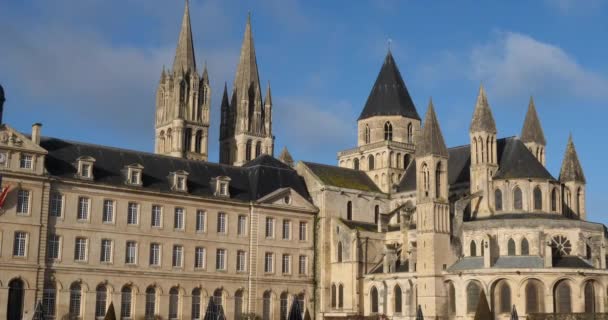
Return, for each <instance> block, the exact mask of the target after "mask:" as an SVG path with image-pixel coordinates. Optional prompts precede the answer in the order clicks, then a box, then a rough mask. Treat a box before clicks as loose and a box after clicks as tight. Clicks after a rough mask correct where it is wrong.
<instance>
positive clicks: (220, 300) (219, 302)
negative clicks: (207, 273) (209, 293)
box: [213, 289, 224, 306]
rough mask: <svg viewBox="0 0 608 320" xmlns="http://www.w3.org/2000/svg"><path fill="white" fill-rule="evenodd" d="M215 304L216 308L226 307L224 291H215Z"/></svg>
mask: <svg viewBox="0 0 608 320" xmlns="http://www.w3.org/2000/svg"><path fill="white" fill-rule="evenodd" d="M213 303H214V304H215V305H216V306H223V305H224V291H223V290H222V289H215V291H213Z"/></svg>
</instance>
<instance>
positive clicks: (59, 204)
mask: <svg viewBox="0 0 608 320" xmlns="http://www.w3.org/2000/svg"><path fill="white" fill-rule="evenodd" d="M62 211H63V196H62V195H61V194H60V193H56V192H53V193H52V194H51V210H50V212H49V214H50V216H51V217H61V212H62Z"/></svg>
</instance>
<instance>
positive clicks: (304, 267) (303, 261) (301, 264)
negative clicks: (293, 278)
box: [298, 255, 308, 275]
mask: <svg viewBox="0 0 608 320" xmlns="http://www.w3.org/2000/svg"><path fill="white" fill-rule="evenodd" d="M298 273H299V274H302V275H306V274H308V257H307V256H305V255H300V258H299V259H298Z"/></svg>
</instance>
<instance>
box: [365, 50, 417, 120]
mask: <svg viewBox="0 0 608 320" xmlns="http://www.w3.org/2000/svg"><path fill="white" fill-rule="evenodd" d="M387 115H397V116H404V117H408V118H412V119H417V120H420V116H419V115H418V111H416V106H415V105H414V102H413V101H412V98H411V97H410V93H409V92H408V91H407V87H406V86H405V82H403V78H401V73H400V72H399V69H398V68H397V64H396V63H395V59H394V58H393V55H392V54H391V52H390V50H389V52H388V53H387V54H386V58H384V64H382V68H381V69H380V73H379V74H378V78H376V82H375V83H374V87H373V88H372V91H371V92H370V94H369V97H368V98H367V102H366V103H365V107H364V108H363V111H362V112H361V115H360V116H359V120H362V119H367V118H370V117H374V116H387Z"/></svg>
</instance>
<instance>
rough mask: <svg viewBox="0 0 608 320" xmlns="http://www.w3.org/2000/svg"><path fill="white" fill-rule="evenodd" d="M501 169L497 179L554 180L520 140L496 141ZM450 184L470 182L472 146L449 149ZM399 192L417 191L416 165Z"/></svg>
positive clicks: (409, 167) (407, 173)
mask: <svg viewBox="0 0 608 320" xmlns="http://www.w3.org/2000/svg"><path fill="white" fill-rule="evenodd" d="M496 148H497V150H496V151H497V154H498V166H499V170H498V171H497V172H496V174H495V175H494V179H515V178H540V179H548V180H555V178H553V176H552V175H551V174H550V173H549V172H548V171H547V169H546V168H545V167H544V166H543V165H542V164H541V163H540V162H538V160H537V159H536V157H534V155H532V153H530V150H528V148H526V146H525V145H524V144H523V142H521V140H519V139H517V138H515V137H510V138H502V139H497V140H496ZM448 154H449V157H448V184H449V185H455V184H460V183H469V182H470V169H469V167H470V165H471V146H470V145H465V146H460V147H455V148H449V149H448ZM398 190H399V191H413V190H416V162H415V160H414V161H412V163H411V164H410V165H409V166H408V167H407V169H406V171H405V174H404V175H403V177H402V178H401V181H400V182H399V185H398Z"/></svg>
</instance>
